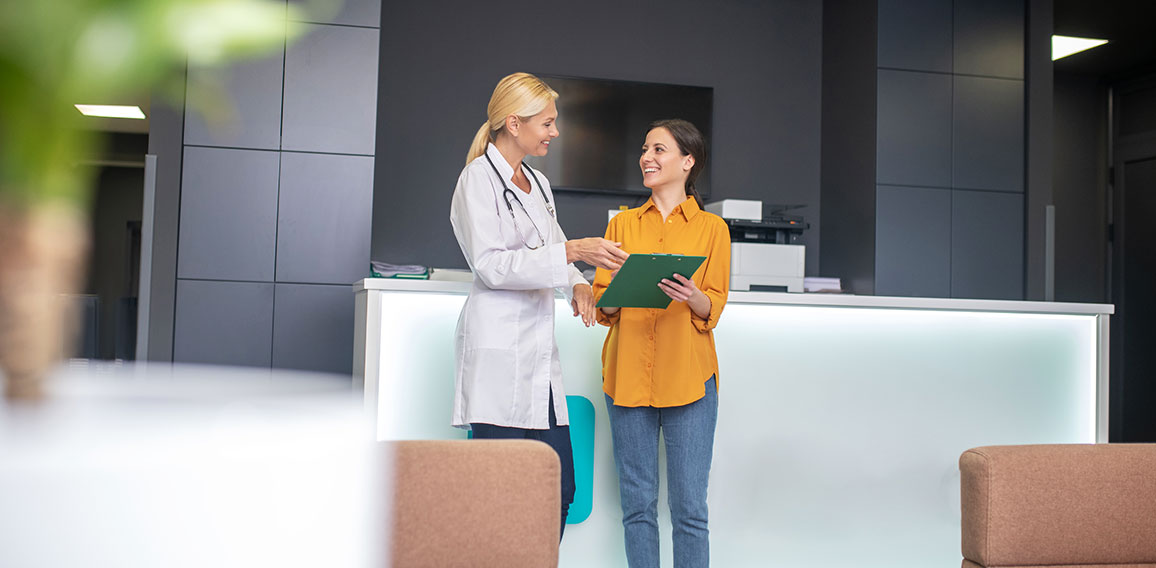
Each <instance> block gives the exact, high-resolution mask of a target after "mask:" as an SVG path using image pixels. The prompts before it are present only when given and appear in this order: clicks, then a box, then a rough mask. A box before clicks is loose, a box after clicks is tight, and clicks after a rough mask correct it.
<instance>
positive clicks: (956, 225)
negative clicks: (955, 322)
mask: <svg viewBox="0 0 1156 568" xmlns="http://www.w3.org/2000/svg"><path fill="white" fill-rule="evenodd" d="M1023 249H1024V198H1023V195H1021V194H1014V193H998V192H990V191H964V190H954V191H952V205H951V295H952V297H954V298H986V299H997V300H1022V299H1023V298H1024V250H1023Z"/></svg>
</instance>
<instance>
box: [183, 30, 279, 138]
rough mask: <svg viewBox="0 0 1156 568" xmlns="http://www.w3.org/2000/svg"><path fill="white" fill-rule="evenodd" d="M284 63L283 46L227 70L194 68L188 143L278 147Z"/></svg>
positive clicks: (187, 119)
mask: <svg viewBox="0 0 1156 568" xmlns="http://www.w3.org/2000/svg"><path fill="white" fill-rule="evenodd" d="M284 61H285V53H284V48H282V49H278V50H277V51H276V52H274V53H272V54H270V55H268V56H266V57H263V58H261V59H256V60H250V61H242V62H239V63H236V64H233V65H231V66H229V67H227V68H222V69H205V68H203V67H191V68H189V81H188V99H187V100H188V105H187V106H186V107H185V108H186V110H185V144H195V145H203V146H231V147H236V148H257V149H267V150H276V149H277V148H279V147H280V146H281V76H282V68H283V67H282V66H283V64H284ZM218 89H220V90H223V93H222V92H221V91H219V90H218ZM222 95H223V98H222ZM204 113H211V114H204Z"/></svg>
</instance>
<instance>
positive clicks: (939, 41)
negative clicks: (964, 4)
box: [879, 0, 952, 73]
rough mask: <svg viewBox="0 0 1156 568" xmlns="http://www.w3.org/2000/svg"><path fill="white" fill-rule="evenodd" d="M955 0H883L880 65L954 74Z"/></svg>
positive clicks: (880, 2) (880, 26)
mask: <svg viewBox="0 0 1156 568" xmlns="http://www.w3.org/2000/svg"><path fill="white" fill-rule="evenodd" d="M951 6H952V1H951V0H879V66H880V67H890V68H895V69H910V70H913V71H939V72H941V73H951V62H952V45H951V44H952V41H951V34H952V25H951V20H952V10H951Z"/></svg>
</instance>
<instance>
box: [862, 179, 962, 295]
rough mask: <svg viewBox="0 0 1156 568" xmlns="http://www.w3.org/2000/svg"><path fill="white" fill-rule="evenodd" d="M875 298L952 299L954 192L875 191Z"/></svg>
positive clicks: (906, 189) (884, 188)
mask: <svg viewBox="0 0 1156 568" xmlns="http://www.w3.org/2000/svg"><path fill="white" fill-rule="evenodd" d="M876 195H877V203H878V204H877V207H876V224H875V293H876V294H878V295H882V296H925V297H936V298H946V297H948V296H950V295H951V190H949V189H931V188H914V187H888V186H879V187H878V188H877V189H876Z"/></svg>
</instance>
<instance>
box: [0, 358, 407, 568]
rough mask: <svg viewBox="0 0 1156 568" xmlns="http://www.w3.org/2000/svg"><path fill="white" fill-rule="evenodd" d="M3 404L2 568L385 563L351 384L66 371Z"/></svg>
mask: <svg viewBox="0 0 1156 568" xmlns="http://www.w3.org/2000/svg"><path fill="white" fill-rule="evenodd" d="M49 393H50V394H49V397H48V400H47V401H46V402H44V403H41V404H37V405H31V406H26V405H12V404H7V403H5V402H4V401H3V400H0V566H6V567H9V566H10V567H21V566H37V567H52V568H55V567H75V566H117V567H149V568H153V567H159V566H165V567H185V566H188V567H194V566H195V567H198V568H200V567H206V566H213V567H233V566H237V567H240V566H245V567H255V566H276V567H278V568H290V567H297V566H302V567H305V566H308V567H317V566H326V567H358V568H360V567H368V566H375V567H376V566H381V565H382V563H381V561H380V559H381V554H380V552H381V551H382V550H384V549H385V547H386V546H387V543H385V542H383V540H384V538H385V535H386V533H387V531H385V530H384V528H383V527H384V526H385V522H386V519H384V518H383V516H384V511H385V507H384V506H383V501H382V491H381V489H382V487H383V485H384V479H383V476H382V475H381V471H382V467H381V464H379V463H377V461H378V459H379V457H378V454H379V452H377V451H375V447H374V443H373V441H372V435H371V431H372V430H371V428H369V427H367V426H366V425H365V424H364V422H363V416H362V410H361V409H362V407H361V404H360V397H359V396H354V394H353V393H352V391H351V388H350V382H349V379H348V377H340V376H332V375H315V374H303V373H296V372H287V371H269V370H267V369H263V370H262V369H240V368H232V367H208V366H183V367H182V366H175V367H174V366H168V365H157V364H148V365H147V366H146V365H141V366H136V367H120V368H112V369H107V368H106V369H104V370H102V369H100V368H98V367H92V366H90V367H88V368H81V369H78V368H75V367H74V368H70V369H66V370H62V371H61V372H60V373H59V374H58V376H55V377H53V380H52V382H51V383H50V385H49Z"/></svg>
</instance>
